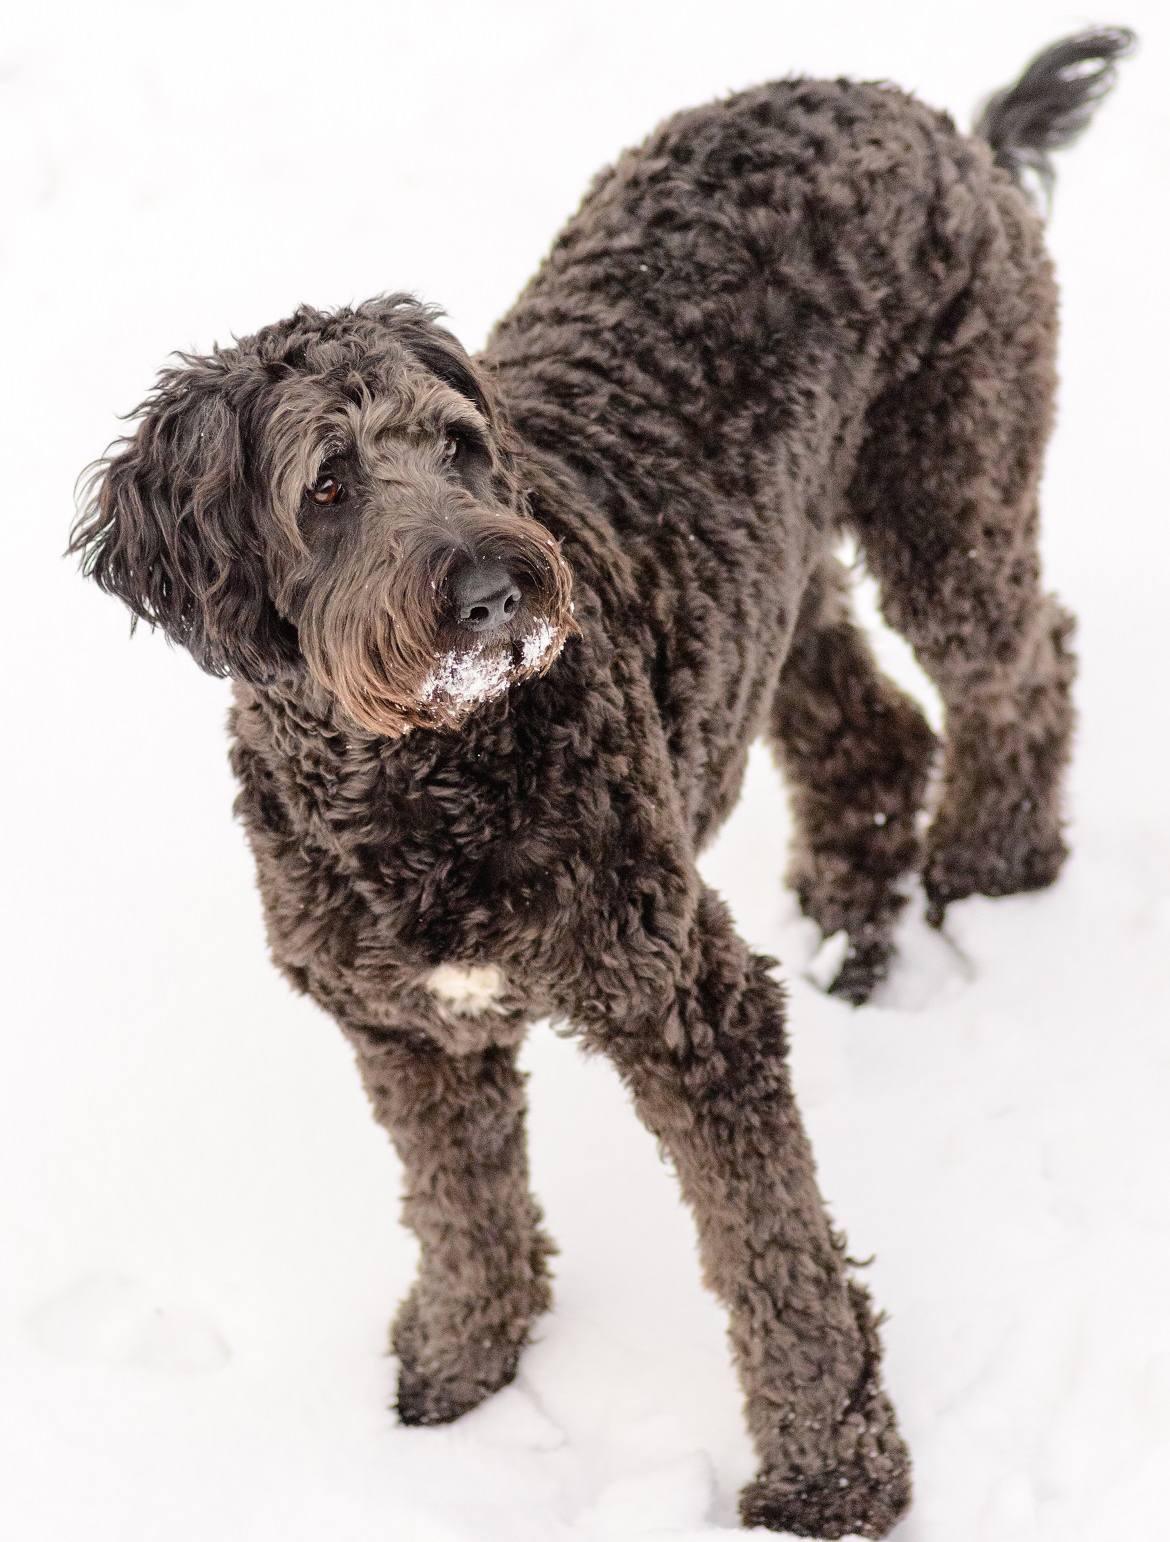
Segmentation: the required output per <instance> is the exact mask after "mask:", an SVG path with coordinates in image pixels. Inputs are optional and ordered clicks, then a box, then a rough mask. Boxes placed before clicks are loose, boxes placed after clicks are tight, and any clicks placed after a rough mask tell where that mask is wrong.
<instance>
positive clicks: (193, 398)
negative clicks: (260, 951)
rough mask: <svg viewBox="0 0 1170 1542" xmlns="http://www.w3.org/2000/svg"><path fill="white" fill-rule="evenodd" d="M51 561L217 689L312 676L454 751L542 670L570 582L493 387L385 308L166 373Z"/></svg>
mask: <svg viewBox="0 0 1170 1542" xmlns="http://www.w3.org/2000/svg"><path fill="white" fill-rule="evenodd" d="M181 357H182V364H181V365H180V366H179V367H176V368H172V369H167V370H165V371H164V372H163V373H162V375H161V376H160V377H159V381H158V384H157V386H156V388H155V390H154V392H153V393H152V395H151V396H150V397H149V398H148V399H147V401H146V402H145V403H144V404H143V405H142V407H141V408H140V409H139V411H140V418H139V422H138V425H137V428H136V431H135V432H134V433H133V434H132V435H131V436H130V437H128V438H126V439H124V440H121V441H120V442H119V443H118V445H116V446H115V447H114V452H113V453H112V454H111V455H109V456H108V457H107V458H106V459H105V460H103V461H101V462H100V463H99V464H98V465H97V467H96V468H95V469H94V471H93V473H92V475H91V476H90V478H89V481H88V483H87V484H86V485H87V495H86V500H85V506H84V508H83V510H82V512H81V514H80V516H79V518H78V521H77V524H76V525H75V527H74V531H73V539H72V542H71V549H72V550H74V551H77V552H80V553H81V554H82V557H83V564H84V568H85V571H86V572H87V573H89V574H90V575H92V577H93V578H94V579H95V580H96V581H97V583H98V584H99V585H100V586H101V587H102V588H103V589H105V590H107V591H108V592H109V593H112V594H116V595H118V596H119V597H120V598H121V599H122V600H124V601H125V602H126V604H127V605H128V606H129V607H130V609H131V610H132V611H133V612H134V615H135V616H136V617H141V618H142V619H144V620H146V621H148V622H149V623H150V624H151V625H157V626H160V627H162V628H163V629H164V631H165V632H166V633H167V635H168V636H169V637H170V638H172V639H173V640H174V641H176V642H179V643H181V644H182V645H183V646H184V647H185V648H187V649H188V650H189V651H190V652H191V653H192V654H193V655H194V657H195V658H196V660H197V661H198V662H199V663H200V664H201V665H202V666H203V668H204V669H207V670H209V671H210V672H212V673H214V674H231V675H234V676H236V677H238V678H241V679H244V680H247V681H249V682H251V683H253V684H259V685H263V684H268V683H276V682H280V681H281V680H283V679H286V678H290V677H293V676H295V675H296V673H297V672H298V671H306V670H307V671H308V673H309V675H311V677H312V678H313V679H314V680H315V681H316V683H317V685H318V686H320V687H323V688H324V689H325V691H327V692H328V693H329V694H330V696H331V697H332V698H333V699H334V700H335V701H336V703H337V704H338V705H339V706H340V707H341V708H342V709H343V711H344V713H345V714H346V715H347V716H348V717H349V718H350V719H351V720H352V722H353V723H355V724H357V725H358V726H360V727H362V728H364V729H366V730H368V731H370V732H373V733H376V734H386V735H398V734H402V733H404V732H406V731H407V730H408V729H409V728H412V727H417V726H423V727H452V726H457V725H458V724H459V723H460V722H462V721H463V719H464V718H465V716H466V715H467V713H468V712H469V711H471V710H472V709H473V708H474V707H475V706H476V705H477V704H478V703H479V702H482V701H485V700H487V699H489V698H491V697H493V696H497V695H499V694H501V693H502V692H503V691H505V690H506V689H507V688H508V686H509V685H510V684H511V683H513V682H514V681H518V680H521V679H524V678H526V677H529V676H532V675H535V674H538V673H540V672H542V671H543V670H545V669H547V668H548V667H549V665H550V664H551V663H552V661H553V659H554V658H555V657H556V655H557V653H558V652H559V650H560V648H561V645H562V644H563V642H564V641H565V638H566V637H567V636H568V635H569V633H570V632H571V631H572V630H573V629H574V627H573V619H572V602H571V599H570V587H571V586H570V576H569V570H568V568H567V566H566V564H565V561H564V559H563V557H562V556H561V554H560V551H559V550H558V547H557V543H556V542H555V541H554V540H553V538H552V536H551V535H550V534H549V532H548V531H547V530H546V529H544V527H543V526H542V525H540V524H539V523H538V522H537V521H536V520H534V519H533V518H531V517H530V516H529V514H528V512H527V509H526V506H525V501H524V495H523V489H522V487H521V485H520V481H519V473H518V469H517V465H516V453H517V451H518V449H519V446H518V444H517V442H516V441H515V439H514V436H513V435H512V433H511V431H510V430H509V428H508V425H507V424H506V422H505V421H504V418H503V415H502V413H501V410H500V407H499V405H498V403H497V402H496V400H495V397H494V393H493V390H492V387H491V385H490V383H489V381H488V380H487V379H486V378H485V377H484V374H483V372H482V371H481V370H480V369H478V368H477V367H476V365H475V364H474V363H473V361H472V360H471V359H469V358H468V356H467V354H466V353H465V352H464V351H463V349H462V348H461V347H460V346H459V344H458V343H457V342H456V340H455V339H454V338H453V337H452V336H451V335H450V333H448V332H447V331H445V330H444V329H443V328H442V327H440V326H438V325H437V324H436V322H435V313H434V312H433V311H431V310H429V309H428V308H426V307H425V306H422V305H419V304H418V303H417V302H415V301H414V300H411V299H410V298H408V297H405V296H392V297H390V298H387V299H382V300H375V301H371V302H369V303H368V304H366V305H362V306H359V307H357V308H356V309H353V310H349V309H346V310H342V311H338V312H336V313H334V314H324V313H322V312H318V311H313V310H308V309H302V310H300V311H298V312H297V314H296V315H295V316H293V317H292V318H291V320H289V321H285V322H280V323H278V324H277V325H276V326H273V327H269V328H266V329H265V330H264V331H263V332H260V333H258V334H257V335H256V336H255V337H252V338H247V339H245V340H244V341H242V342H240V343H239V344H237V346H235V347H233V348H227V349H217V350H216V351H215V352H213V353H212V354H210V355H208V356H206V357H192V356H187V355H183V356H181Z"/></svg>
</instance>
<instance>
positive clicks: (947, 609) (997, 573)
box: [849, 192, 1074, 924]
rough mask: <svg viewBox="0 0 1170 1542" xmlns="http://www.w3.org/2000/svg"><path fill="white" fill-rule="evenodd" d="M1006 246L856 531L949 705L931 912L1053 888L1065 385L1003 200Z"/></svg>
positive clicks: (889, 398) (896, 621) (890, 423)
mask: <svg viewBox="0 0 1170 1542" xmlns="http://www.w3.org/2000/svg"><path fill="white" fill-rule="evenodd" d="M1004 196H1005V199H1007V198H1010V199H1011V205H1010V206H1009V207H1007V208H1006V209H1005V216H1006V219H1005V223H1006V228H1007V231H1008V233H1009V235H1008V237H1007V238H1005V240H1004V241H1003V242H1002V243H1001V245H1000V246H999V247H998V248H994V247H993V248H992V250H993V251H994V252H997V255H996V256H995V257H994V258H993V257H991V256H988V257H987V258H986V259H985V261H986V262H987V263H988V265H989V266H988V271H986V272H985V273H983V274H982V275H980V276H977V278H976V280H975V281H973V282H972V284H971V286H970V288H969V290H968V291H967V293H966V294H965V295H964V296H963V298H962V300H961V302H960V303H959V304H958V305H956V306H954V307H953V308H952V310H951V312H950V313H949V314H948V316H947V318H946V322H945V327H944V329H943V335H940V336H939V337H938V338H936V339H935V342H934V345H933V346H932V348H931V350H930V352H929V355H928V356H927V358H926V359H925V360H924V362H923V363H922V364H921V367H920V368H918V369H917V371H916V372H915V373H914V374H913V375H912V376H911V377H910V378H909V379H908V380H907V381H905V382H904V383H903V384H902V385H900V386H899V387H898V388H897V389H895V390H892V391H891V392H889V393H888V394H887V395H886V396H885V397H884V398H882V399H881V400H880V401H879V402H878V403H877V404H876V406H875V408H874V409H873V410H872V411H871V413H870V417H869V422H868V437H867V440H866V443H865V445H864V447H863V449H862V452H861V455H860V459H859V463H858V466H857V472H856V475H855V477H854V480H853V484H852V487H851V490H850V494H849V504H850V517H851V520H852V523H853V525H854V528H855V529H856V532H857V535H858V537H859V540H860V542H861V546H862V550H863V552H864V556H865V560H866V563H867V565H868V566H869V568H870V570H871V571H872V572H873V573H874V575H875V576H876V578H877V579H878V582H879V585H880V587H881V596H882V609H883V612H884V614H885V617H886V619H887V620H888V621H889V623H890V624H891V625H892V626H894V627H896V628H897V629H898V630H899V631H901V632H902V633H903V634H904V635H905V636H906V637H907V638H908V639H909V641H910V642H911V644H912V645H913V647H914V649H915V652H916V654H917V656H918V659H919V661H920V662H921V664H922V666H923V668H924V669H925V670H926V672H927V673H928V674H929V675H930V676H931V677H932V678H933V680H934V681H935V682H936V684H937V685H938V688H939V692H940V694H941V696H942V700H943V705H944V709H945V714H946V750H945V759H944V763H943V779H942V790H941V798H940V803H939V807H938V811H937V814H936V817H935V819H934V823H933V825H932V827H931V829H930V832H929V835H928V837H927V850H926V860H925V867H924V873H923V877H924V882H925V886H926V891H927V898H928V907H929V908H928V914H929V916H930V918H931V920H932V921H934V922H935V923H936V924H938V923H939V922H941V920H942V917H943V914H944V912H945V910H946V907H947V905H948V904H949V903H950V902H951V901H953V900H957V899H961V898H962V897H963V896H964V895H967V894H976V893H977V894H988V895H1000V894H1012V893H1015V892H1017V891H1019V890H1024V889H1033V888H1039V887H1042V886H1043V885H1045V884H1048V883H1051V882H1052V880H1053V879H1054V878H1055V876H1056V874H1057V872H1058V871H1059V869H1060V865H1061V862H1062V861H1063V859H1064V856H1065V854H1066V848H1065V844H1064V840H1063V837H1062V829H1061V807H1060V788H1061V779H1062V773H1063V771H1064V767H1065V764H1066V761H1067V759H1068V751H1069V742H1070V738H1071V734H1072V726H1073V714H1072V705H1071V687H1072V679H1073V673H1074V663H1073V658H1072V655H1071V652H1070V649H1069V645H1068V639H1069V634H1070V631H1071V621H1070V619H1069V617H1068V615H1067V614H1066V613H1065V611H1064V610H1062V609H1061V607H1060V606H1059V605H1058V604H1057V602H1056V601H1055V600H1054V599H1052V598H1051V597H1050V596H1047V595H1045V593H1044V591H1043V589H1042V587H1041V580H1040V558H1039V551H1038V522H1039V509H1038V497H1037V494H1038V486H1039V481H1040V473H1041V466H1042V459H1043V453H1044V446H1045V442H1046V439H1047V436H1048V430H1049V423H1050V417H1051V401H1052V393H1053V385H1054V369H1053V352H1054V343H1055V292H1054V287H1053V284H1052V280H1051V276H1050V273H1049V271H1048V265H1047V262H1046V259H1045V258H1044V256H1043V253H1042V251H1041V249H1040V236H1039V229H1038V227H1037V226H1036V225H1035V222H1034V221H1033V220H1032V218H1031V216H1029V215H1026V214H1025V211H1024V210H1023V207H1022V204H1020V202H1019V200H1018V197H1017V195H1016V194H1015V193H1014V192H1012V193H1007V192H1005V195H1004Z"/></svg>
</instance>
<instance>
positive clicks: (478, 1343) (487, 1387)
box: [390, 1289, 533, 1425]
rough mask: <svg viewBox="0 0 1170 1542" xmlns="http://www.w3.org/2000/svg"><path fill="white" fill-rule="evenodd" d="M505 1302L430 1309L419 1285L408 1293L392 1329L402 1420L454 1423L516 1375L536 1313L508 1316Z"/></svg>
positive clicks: (426, 1422)
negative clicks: (454, 1310)
mask: <svg viewBox="0 0 1170 1542" xmlns="http://www.w3.org/2000/svg"><path fill="white" fill-rule="evenodd" d="M500 1304H501V1303H500V1302H499V1301H498V1300H497V1301H492V1302H484V1303H483V1310H482V1311H476V1310H475V1309H474V1308H473V1307H471V1306H469V1305H468V1304H466V1303H465V1304H464V1308H465V1309H464V1310H462V1311H460V1312H459V1313H458V1314H455V1313H452V1312H448V1311H444V1310H436V1311H425V1310H424V1309H423V1308H422V1307H421V1306H420V1301H419V1296H418V1292H417V1289H416V1290H415V1291H412V1292H411V1294H410V1295H409V1296H407V1298H406V1300H405V1301H404V1302H403V1303H402V1306H401V1307H400V1308H399V1311H398V1315H397V1316H396V1317H395V1319H394V1322H393V1324H392V1325H391V1329H390V1347H391V1349H392V1350H393V1352H394V1354H395V1355H396V1356H397V1358H398V1390H397V1395H396V1398H395V1411H396V1412H397V1414H398V1420H399V1423H401V1424H407V1425H419V1424H450V1423H451V1421H452V1420H454V1419H458V1418H460V1417H461V1415H463V1414H465V1413H470V1411H471V1410H472V1409H473V1408H476V1407H478V1406H479V1404H480V1403H482V1402H483V1401H484V1399H485V1398H487V1397H490V1396H491V1394H492V1393H493V1392H498V1391H499V1389H500V1388H501V1387H506V1386H507V1385H508V1383H509V1382H510V1381H512V1380H513V1378H514V1377H515V1375H516V1369H517V1366H518V1365H519V1363H520V1351H521V1349H522V1348H523V1347H524V1345H525V1343H526V1342H527V1341H528V1329H529V1323H530V1321H531V1316H532V1315H533V1314H525V1315H522V1316H517V1317H516V1318H514V1319H511V1320H507V1321H504V1320H502V1318H501V1314H500V1311H499V1307H500Z"/></svg>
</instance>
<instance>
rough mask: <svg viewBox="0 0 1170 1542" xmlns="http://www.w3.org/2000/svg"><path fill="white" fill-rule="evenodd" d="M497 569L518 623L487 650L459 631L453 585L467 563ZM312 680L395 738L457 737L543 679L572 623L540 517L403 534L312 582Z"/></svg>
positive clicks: (403, 529)
mask: <svg viewBox="0 0 1170 1542" xmlns="http://www.w3.org/2000/svg"><path fill="white" fill-rule="evenodd" d="M469 556H470V557H472V558H473V559H474V560H475V561H478V562H487V561H492V560H494V561H498V562H500V563H502V564H503V565H504V567H505V568H506V569H507V570H508V572H509V573H510V574H511V576H512V578H513V579H514V580H515V582H516V583H517V584H518V585H519V587H520V591H521V596H522V599H521V604H520V605H519V606H518V608H517V611H516V615H515V618H514V620H513V621H512V623H511V624H510V625H509V626H508V627H507V628H505V629H503V630H501V631H500V632H496V633H493V634H492V635H491V637H490V638H487V639H485V640H484V641H483V642H478V643H477V642H476V640H475V638H474V636H472V637H468V636H467V635H466V634H462V635H461V633H460V629H459V627H458V625H457V623H456V622H455V621H454V619H453V618H452V615H451V605H450V596H449V581H450V579H451V576H452V574H453V572H454V570H455V568H456V566H457V565H458V563H459V562H461V561H463V560H466V558H467V557H469ZM298 629H299V633H300V643H301V649H302V651H303V654H304V657H305V660H306V662H307V664H308V666H309V669H310V671H311V672H312V674H313V676H314V677H315V678H316V680H317V681H318V682H319V683H320V684H321V685H322V686H323V687H324V688H325V689H326V690H327V691H328V692H329V693H330V695H331V696H332V697H333V698H334V699H335V700H336V702H337V703H338V705H339V706H340V707H341V708H342V709H343V711H344V712H345V713H346V714H347V715H348V716H349V717H350V718H351V719H352V720H353V722H354V723H356V724H357V725H358V726H359V727H360V728H363V729H365V730H367V731H368V732H370V733H373V734H378V735H382V736H385V737H390V738H396V737H399V736H401V735H402V734H404V733H407V732H408V731H409V730H410V729H412V728H458V727H459V726H460V725H461V724H462V723H463V722H464V720H465V719H466V718H467V716H468V714H469V713H471V712H472V711H474V709H475V708H476V707H477V706H479V705H481V704H482V703H483V702H485V701H489V700H492V699H493V698H495V697H497V696H499V695H501V694H502V693H503V692H504V691H506V690H507V689H508V687H509V686H511V685H513V684H516V683H518V682H520V681H522V680H526V679H531V678H532V677H533V676H536V675H540V674H543V673H544V672H545V671H546V670H547V669H548V668H549V667H550V666H551V665H552V663H553V662H554V660H555V659H556V657H557V655H558V654H559V652H560V650H561V648H562V647H563V645H564V643H565V641H566V639H567V638H568V637H569V636H570V635H571V634H572V633H573V632H575V631H576V630H577V628H576V623H575V622H574V620H573V604H572V580H571V576H570V572H569V568H568V565H567V563H566V562H565V560H564V558H563V557H562V556H561V554H560V551H559V549H558V547H557V544H556V542H555V541H554V540H553V538H552V536H551V535H549V533H548V532H547V531H546V530H545V529H544V528H543V527H542V526H541V525H539V524H537V523H536V521H535V520H531V519H527V518H525V517H523V516H521V515H518V514H512V513H507V512H504V511H499V512H495V511H492V512H487V511H477V512H476V514H475V515H473V516H468V515H463V516H461V518H460V520H459V524H458V528H457V530H450V531H448V530H444V529H442V528H436V525H435V523H434V521H433V520H429V521H426V522H425V523H424V522H422V521H420V522H418V523H417V524H413V525H400V526H399V527H398V529H397V530H396V531H395V533H394V537H393V540H392V543H391V544H390V546H389V547H388V548H386V547H383V548H381V549H378V550H374V549H371V547H370V545H369V543H363V546H362V548H361V549H360V550H359V551H358V552H357V553H355V554H353V555H352V556H351V557H350V559H349V560H348V561H347V562H345V563H344V564H342V566H341V570H340V572H338V573H335V574H331V575H330V579H329V580H320V581H319V582H318V583H316V584H314V585H312V586H311V587H310V589H309V591H308V593H307V595H306V597H305V602H304V606H303V609H302V611H301V614H300V616H299V617H298Z"/></svg>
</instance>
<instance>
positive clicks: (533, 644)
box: [520, 618, 557, 670]
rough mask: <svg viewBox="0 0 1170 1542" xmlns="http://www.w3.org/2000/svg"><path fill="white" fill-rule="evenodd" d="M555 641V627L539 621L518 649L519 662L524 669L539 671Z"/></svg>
mask: <svg viewBox="0 0 1170 1542" xmlns="http://www.w3.org/2000/svg"><path fill="white" fill-rule="evenodd" d="M556 641H557V633H556V629H555V627H553V626H552V624H551V623H550V622H549V621H547V620H545V619H543V618H542V619H541V620H540V621H538V622H537V623H536V625H535V626H534V627H533V629H532V631H531V632H529V634H528V636H527V637H526V638H525V639H524V642H523V645H522V647H521V649H520V662H521V664H522V665H523V667H524V668H525V669H533V670H535V669H539V668H540V667H541V665H542V664H543V663H544V662H545V661H546V660H547V658H548V656H549V654H550V653H551V652H552V650H553V647H554V645H555V644H556Z"/></svg>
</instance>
